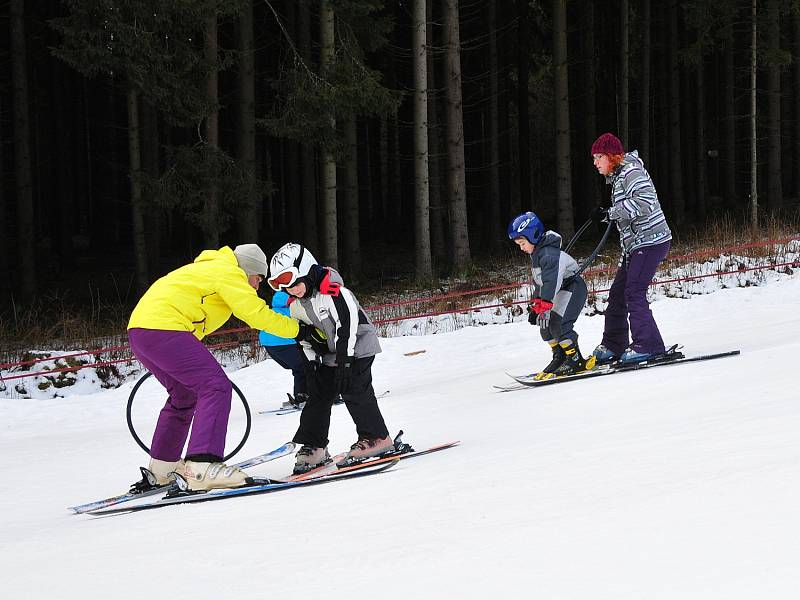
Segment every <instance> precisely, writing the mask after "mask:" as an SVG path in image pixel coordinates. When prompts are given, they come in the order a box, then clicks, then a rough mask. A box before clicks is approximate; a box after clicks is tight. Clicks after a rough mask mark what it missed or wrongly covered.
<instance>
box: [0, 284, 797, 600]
mask: <svg viewBox="0 0 800 600" xmlns="http://www.w3.org/2000/svg"><path fill="white" fill-rule="evenodd" d="M798 298H800V278H798V277H795V278H784V279H783V280H778V281H771V282H769V283H768V285H764V286H763V287H749V288H738V289H725V290H719V291H716V292H714V293H712V294H709V295H704V296H695V297H692V298H691V299H689V300H685V299H674V298H664V297H661V298H659V299H658V300H657V301H656V302H654V303H653V305H652V307H653V310H654V312H655V314H656V317H657V319H658V322H659V323H660V325H661V329H662V332H663V334H664V337H665V341H666V342H667V343H669V344H671V343H676V342H679V343H682V344H683V345H684V346H685V352H686V353H687V354H698V353H708V352H715V351H723V350H732V349H740V350H741V351H742V354H741V356H738V357H733V358H724V359H721V360H718V361H713V362H702V363H694V364H685V365H680V366H666V367H659V368H657V369H652V370H644V371H641V372H635V373H626V374H620V375H613V376H610V377H601V378H595V379H591V380H587V381H583V382H574V383H568V384H563V385H556V386H551V387H544V388H538V389H528V390H524V391H518V392H512V393H498V392H497V391H496V390H494V389H493V387H492V386H493V384H504V383H509V382H510V380H509V379H508V378H507V377H506V376H505V375H504V372H505V371H508V372H512V373H525V372H530V371H533V370H537V368H539V367H541V366H543V365H544V364H546V363H547V362H548V360H549V351H548V350H547V348H546V346H545V345H544V343H543V342H542V341H541V339H540V338H539V335H538V331H537V330H536V329H535V328H533V327H530V326H529V325H528V324H527V323H525V322H523V323H511V324H507V325H492V326H486V327H478V328H468V329H462V330H459V331H457V332H454V333H448V334H444V335H433V336H424V337H404V338H394V339H386V340H384V341H383V346H384V352H383V353H382V354H381V355H379V356H378V358H377V360H376V363H375V370H374V375H375V388H376V391H377V392H382V391H384V390H387V389H388V390H391V393H390V394H389V396H387V397H386V398H384V399H383V400H381V407H382V410H383V413H384V415H385V417H386V421H387V424H388V425H389V427H390V429H391V430H392V431H393V432H395V431H397V430H398V429H401V428H402V429H404V430H405V432H406V436H405V439H406V441H408V442H410V443H412V444H414V445H415V446H417V447H420V448H423V447H426V446H429V445H433V444H437V443H440V442H445V441H448V440H454V439H457V440H461V445H460V446H458V447H456V448H453V449H450V450H446V451H444V452H441V453H437V454H432V455H430V456H426V457H420V458H416V459H414V460H409V461H405V462H401V463H400V464H398V465H397V466H396V467H395V468H394V469H393V470H391V471H388V472H386V473H383V474H381V475H376V476H373V477H368V478H364V479H356V480H352V481H343V482H338V483H332V484H330V485H324V486H319V487H310V488H306V489H297V490H289V491H282V492H278V493H274V494H267V495H261V496H252V497H245V498H235V499H230V500H223V501H219V502H212V503H205V504H195V505H185V506H176V507H168V508H163V509H159V510H155V511H146V512H141V513H135V514H127V515H121V516H114V517H105V518H97V517H91V516H76V515H71V514H70V513H69V512H68V511H67V510H66V508H65V507H67V506H70V505H73V504H77V503H81V502H86V501H89V500H93V499H97V498H102V497H106V496H109V495H112V494H114V493H119V492H122V491H124V490H125V489H127V486H128V485H129V484H130V483H131V482H133V481H134V480H136V479H137V478H138V472H137V467H138V466H139V465H141V464H146V460H147V457H146V455H145V454H144V453H143V452H142V451H141V450H140V449H139V448H138V447H137V446H136V445H135V444H134V442H133V441H132V439H131V437H130V436H129V434H128V431H127V428H126V423H125V404H126V401H127V396H128V394H129V392H130V389H131V384H128V385H126V386H124V387H123V388H121V389H119V390H113V391H104V392H100V393H96V394H93V395H84V396H73V397H70V398H66V399H54V400H19V399H17V400H8V399H4V400H2V401H0V429H1V430H2V436H1V437H0V456H2V457H3V468H2V478H1V479H0V482H2V483H0V487H1V488H2V493H0V572H2V577H1V578H0V595H2V597H3V598H9V599H19V598H26V599H27V598H47V599H61V598H64V599H72V598H81V599H83V598H114V599H117V600H119V599H135V600H140V599H141V598H147V597H153V596H154V595H158V596H166V597H170V598H180V599H182V598H191V599H204V598H234V597H235V598H297V599H301V598H302V599H303V600H315V599H320V600H323V599H324V600H338V599H342V600H345V599H346V600H352V599H353V598H356V597H362V596H367V597H373V596H374V597H381V598H389V597H403V598H409V599H420V598H422V599H427V598H431V599H433V598H435V599H443V598H489V597H491V598H548V599H551V598H558V599H591V600H599V599H606V598H607V599H614V600H622V599H628V598H631V599H634V598H635V599H642V598H646V599H648V600H654V599H661V598H663V599H670V600H673V599H677V598H680V599H682V600H686V599H689V598H697V599H703V600H709V599H712V598H713V599H716V598H719V599H725V600H731V599H738V598H741V599H753V598H769V599H771V600H776V599H782V598H787V599H788V598H797V597H799V595H800V568H799V567H798V564H800V504H798V498H800V434H799V433H798V432H800V391H798V388H797V381H798V372H797V371H796V370H795V369H797V361H798V356H800V311H798V308H797V307H798ZM578 331H579V333H580V334H581V345H582V348H583V349H584V351H591V349H592V348H593V347H594V345H595V344H596V343H598V342H599V340H600V335H601V332H602V317H599V316H597V317H586V316H584V317H582V318H581V319H580V320H579V321H578ZM419 350H424V352H423V353H419V354H414V355H411V356H407V355H406V354H408V353H412V352H415V351H419ZM231 378H232V379H233V381H234V382H235V383H236V384H237V385H238V386H239V387H240V388H241V389H242V391H243V392H244V393H245V394H246V396H247V398H248V400H249V402H250V404H251V406H252V408H253V412H254V420H253V431H252V434H251V436H250V438H249V441H248V442H247V444H246V446H245V448H244V450H243V451H242V452H241V453H240V454H239V455H238V456H237V458H245V457H247V456H251V455H254V454H258V453H261V452H262V451H265V450H268V449H272V448H274V447H276V446H278V445H280V444H281V443H282V442H284V441H286V440H289V439H291V437H292V435H293V433H294V430H295V427H296V425H297V419H298V416H297V414H294V415H288V416H274V415H269V416H268V415H257V414H255V413H257V411H258V410H264V409H268V408H274V407H276V406H278V405H279V404H280V402H281V401H282V400H283V399H284V397H285V392H286V391H288V390H290V375H289V373H288V372H286V371H283V370H281V369H280V368H279V367H278V366H277V365H276V364H275V363H273V362H271V361H267V362H264V363H261V364H258V365H255V366H252V367H249V368H246V369H242V370H239V371H236V372H234V373H231ZM163 399H164V398H163V392H162V391H160V390H159V389H158V388H157V386H156V384H154V385H152V386H151V387H146V386H143V388H142V394H141V397H139V396H137V401H136V404H135V408H136V410H135V411H134V418H135V421H136V423H137V426H138V427H140V428H141V429H142V430H143V435H144V436H145V439H146V440H147V441H148V442H149V436H150V433H151V431H152V423H153V422H154V420H155V416H156V414H157V410H158V407H159V406H160V404H161V403H162V402H163ZM243 425H244V417H243V412H242V410H241V406H240V405H238V404H236V403H234V407H233V410H232V415H231V427H230V430H231V431H230V438H229V447H233V446H234V445H235V444H236V442H237V439H236V438H237V437H238V436H240V435H241V433H242V430H243ZM330 438H331V443H330V446H331V450H332V451H339V450H342V449H345V448H347V447H348V446H349V445H350V444H351V443H352V442H353V441H355V431H354V427H353V424H352V422H351V421H350V419H349V416H348V414H347V411H346V410H345V409H344V408H343V407H335V408H334V409H333V421H332V427H331V433H330ZM292 461H293V459H292V458H290V457H286V458H283V459H281V460H279V461H276V462H273V463H269V464H268V465H262V466H261V467H259V468H257V469H255V470H254V473H255V474H260V475H265V476H269V475H272V476H281V475H285V474H287V473H288V472H289V470H290V469H291V465H292Z"/></svg>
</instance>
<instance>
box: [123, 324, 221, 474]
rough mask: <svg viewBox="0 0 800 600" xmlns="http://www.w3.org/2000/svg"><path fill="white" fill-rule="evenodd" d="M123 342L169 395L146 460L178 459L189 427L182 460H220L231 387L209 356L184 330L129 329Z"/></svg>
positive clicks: (199, 343)
mask: <svg viewBox="0 0 800 600" xmlns="http://www.w3.org/2000/svg"><path fill="white" fill-rule="evenodd" d="M128 339H129V340H130V344H131V350H132V351H133V353H134V354H135V355H136V358H138V359H139V361H140V362H141V363H142V364H143V365H144V366H145V367H147V369H148V370H149V371H150V372H151V373H152V374H153V376H154V377H155V378H156V379H158V381H160V382H161V385H163V386H164V387H165V388H166V390H167V393H168V394H169V398H167V403H166V404H165V405H164V408H162V409H161V414H160V415H159V417H158V423H157V424H156V430H155V433H153V444H152V446H151V448H150V456H151V457H152V458H157V459H159V460H164V461H169V462H172V461H176V460H178V459H180V457H181V452H182V451H183V445H184V444H185V443H186V437H187V436H188V435H189V427H190V426H191V428H192V437H191V439H190V440H189V447H188V448H187V450H186V455H187V456H191V455H197V454H210V455H213V456H215V457H219V459H220V460H221V459H222V457H223V456H224V455H225V434H226V433H227V430H228V416H229V415H230V411H231V390H232V387H231V382H230V380H229V379H228V378H227V376H226V375H225V372H224V371H223V370H222V367H221V366H220V364H219V363H218V362H217V361H216V359H214V357H213V356H212V355H211V352H209V351H208V349H207V348H206V347H205V346H204V345H203V344H202V343H201V342H200V341H199V340H198V339H197V338H195V337H194V336H193V335H192V334H191V333H189V332H188V331H164V330H160V329H130V330H128ZM192 418H194V424H192Z"/></svg>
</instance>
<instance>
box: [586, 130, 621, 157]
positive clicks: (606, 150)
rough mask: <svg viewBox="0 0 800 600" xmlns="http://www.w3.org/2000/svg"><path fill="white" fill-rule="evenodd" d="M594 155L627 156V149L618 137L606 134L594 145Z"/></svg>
mask: <svg viewBox="0 0 800 600" xmlns="http://www.w3.org/2000/svg"><path fill="white" fill-rule="evenodd" d="M592 154H625V149H624V148H623V147H622V142H620V141H619V138H618V137H617V136H615V135H614V134H613V133H604V134H603V135H601V136H600V137H599V138H597V139H596V140H595V141H594V144H592Z"/></svg>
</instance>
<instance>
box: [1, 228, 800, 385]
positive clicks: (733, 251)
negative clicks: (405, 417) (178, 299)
mask: <svg viewBox="0 0 800 600" xmlns="http://www.w3.org/2000/svg"><path fill="white" fill-rule="evenodd" d="M794 241H800V236H791V237H785V238H781V239H777V240H768V241H764V242H752V243H748V244H741V245H738V246H732V247H716V248H706V249H703V250H699V251H696V252H691V253H687V254H684V255H681V256H671V257H670V258H669V262H670V263H671V264H676V263H677V264H688V263H690V262H696V261H698V260H699V259H703V258H709V257H719V256H723V255H733V256H736V255H740V254H741V253H742V252H743V251H746V250H752V249H755V248H764V247H774V246H781V245H785V244H788V243H790V242H794ZM781 267H786V268H800V260H792V261H785V262H781V263H777V262H769V263H768V264H763V265H758V266H752V267H745V266H743V265H741V264H740V265H738V267H737V268H736V269H732V270H727V271H715V272H713V273H705V274H699V275H689V276H685V277H677V278H671V279H662V280H655V281H653V282H652V283H651V286H659V285H667V284H671V283H680V282H691V281H699V280H701V279H705V278H709V277H723V276H725V275H735V274H741V273H747V272H751V271H762V270H766V269H772V270H774V269H777V268H781ZM615 270H616V266H604V267H596V268H593V269H588V270H587V271H585V272H584V274H583V276H584V278H585V279H587V280H591V279H592V278H596V277H598V276H601V275H603V274H608V273H611V272H613V271H615ZM526 285H529V282H525V281H522V282H515V283H509V284H503V285H495V286H490V287H485V288H479V289H472V290H460V291H454V292H449V293H446V294H439V295H435V296H423V297H420V298H413V299H407V300H400V301H397V302H391V303H386V304H378V305H374V306H366V307H364V310H365V311H367V312H369V313H370V314H371V316H372V315H374V317H375V318H373V322H374V323H375V324H376V325H386V324H389V323H397V322H399V321H405V320H409V319H420V318H428V317H436V316H441V315H446V314H454V313H465V312H472V311H479V310H484V309H490V308H500V307H508V306H511V305H514V304H526V303H528V302H529V300H528V299H521V300H509V301H505V302H499V303H494V304H485V305H480V306H474V305H463V306H455V304H456V303H457V302H456V301H459V302H458V303H462V304H463V300H464V299H465V298H467V297H469V296H482V295H488V294H495V295H496V294H497V293H500V294H502V293H506V292H509V291H511V290H515V289H516V288H520V287H523V286H526ZM607 291H608V289H607V288H605V289H590V293H591V294H597V293H603V292H607ZM425 304H433V305H442V304H444V305H445V306H444V307H443V308H442V309H440V310H427V311H422V312H414V313H410V314H402V315H398V316H384V315H385V313H391V312H393V311H400V312H403V311H404V309H405V308H407V307H410V306H412V305H417V306H419V305H425ZM238 334H246V335H247V337H248V338H249V339H248V340H247V343H249V344H251V345H255V344H256V343H257V339H258V338H257V336H258V332H257V331H256V330H254V329H251V328H250V327H238V328H231V329H225V330H220V331H216V332H214V333H212V334H209V336H208V337H209V338H211V337H215V336H221V335H238ZM241 344H242V339H241V338H237V339H235V340H232V341H225V342H219V343H216V344H209V345H208V348H209V349H211V350H218V349H224V348H232V347H235V346H240V345H241ZM114 353H124V354H125V355H126V356H124V357H122V358H116V359H113V360H104V361H100V360H99V358H100V356H101V355H104V354H114ZM90 355H92V356H95V357H96V360H97V362H94V363H87V364H78V365H73V366H68V367H63V368H60V369H52V370H42V371H25V372H23V373H18V374H14V375H10V376H4V377H2V378H0V379H2V380H3V381H9V380H13V379H22V378H25V377H34V376H37V375H55V374H58V373H67V372H71V371H78V370H80V369H85V368H92V367H94V368H97V367H107V366H111V365H115V364H119V363H128V362H131V361H133V360H135V358H134V357H133V355H132V354H131V353H130V348H129V347H128V346H127V345H117V346H110V347H107V348H99V349H96V350H87V351H84V352H74V353H71V354H64V355H60V356H49V357H39V358H33V359H29V360H24V361H19V362H9V363H5V364H0V370H7V369H11V368H20V367H30V366H32V365H35V364H38V363H42V362H46V361H54V360H62V359H67V358H76V357H80V356H90Z"/></svg>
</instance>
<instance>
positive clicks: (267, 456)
mask: <svg viewBox="0 0 800 600" xmlns="http://www.w3.org/2000/svg"><path fill="white" fill-rule="evenodd" d="M295 447H296V444H295V443H294V442H288V443H286V444H284V445H283V446H281V447H280V448H276V449H275V450H272V451H271V452H266V453H264V454H259V455H258V456H254V457H253V458H248V459H247V460H243V461H242V462H238V463H236V464H235V465H233V466H236V467H239V468H240V469H248V468H250V467H255V466H256V465H260V464H263V463H265V462H269V461H271V460H275V459H277V458H281V457H282V456H286V455H287V454H291V453H292V452H294V449H295ZM144 471H146V469H143V476H144V477H145V478H146V477H147V475H146V474H145V473H144ZM175 487H176V486H175V484H174V483H171V484H168V485H160V486H156V487H154V488H152V489H148V490H144V491H138V492H128V493H126V494H120V495H119V496H112V497H111V498H105V499H103V500H95V501H94V502H87V503H86V504H80V505H78V506H70V507H69V510H71V511H72V512H73V513H75V514H83V513H87V512H92V511H95V510H98V509H101V508H106V507H109V506H114V505H116V504H122V503H123V502H129V501H130V500H136V499H138V498H146V497H147V496H154V495H156V494H159V493H164V492H168V491H169V490H171V489H173V488H175Z"/></svg>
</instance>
